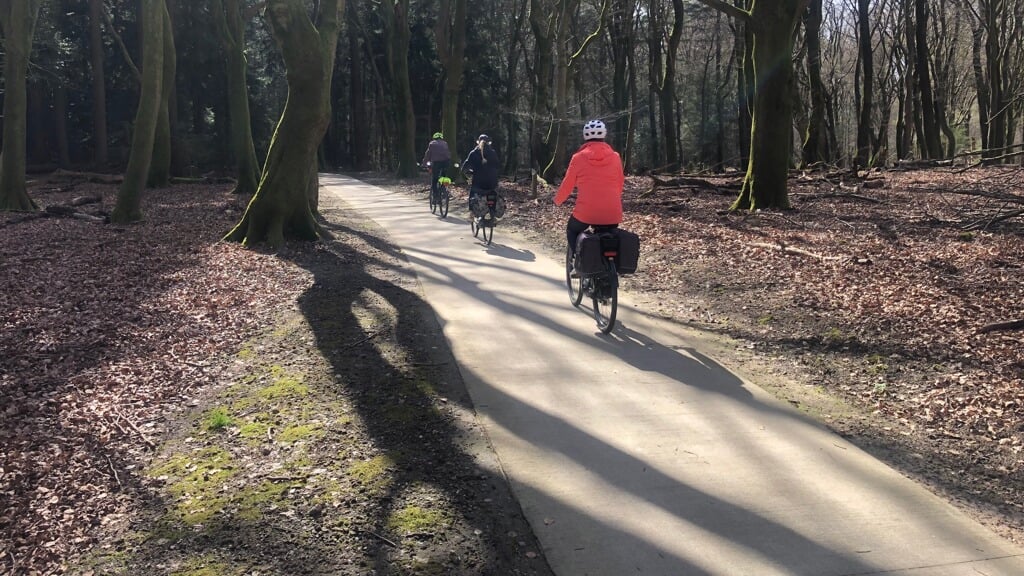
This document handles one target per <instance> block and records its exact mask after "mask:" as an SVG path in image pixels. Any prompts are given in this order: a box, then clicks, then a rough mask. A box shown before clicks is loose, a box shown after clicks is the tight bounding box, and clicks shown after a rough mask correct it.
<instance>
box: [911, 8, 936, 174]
mask: <svg viewBox="0 0 1024 576" xmlns="http://www.w3.org/2000/svg"><path fill="white" fill-rule="evenodd" d="M914 20H915V22H914V24H915V29H914V30H915V36H916V38H915V40H916V44H917V81H918V85H919V86H920V93H921V121H922V123H923V126H922V128H923V131H924V138H925V146H924V149H925V151H926V158H929V159H938V158H942V156H943V154H942V152H943V150H942V143H941V142H940V141H939V123H938V120H937V119H936V117H935V96H934V94H933V92H932V80H931V72H930V70H929V66H928V0H915V3H914Z"/></svg>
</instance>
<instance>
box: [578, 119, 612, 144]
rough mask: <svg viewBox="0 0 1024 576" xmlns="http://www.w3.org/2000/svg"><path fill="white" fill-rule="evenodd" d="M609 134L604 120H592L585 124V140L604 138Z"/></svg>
mask: <svg viewBox="0 0 1024 576" xmlns="http://www.w3.org/2000/svg"><path fill="white" fill-rule="evenodd" d="M607 135H608V129H607V128H605V126H604V122H601V121H600V120H591V121H590V122H587V123H586V124H584V125H583V139H584V140H604V137H605V136H607Z"/></svg>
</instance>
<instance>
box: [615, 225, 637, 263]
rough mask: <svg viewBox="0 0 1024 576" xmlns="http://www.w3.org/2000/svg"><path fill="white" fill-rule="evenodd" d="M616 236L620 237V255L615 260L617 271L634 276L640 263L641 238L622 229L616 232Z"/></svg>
mask: <svg viewBox="0 0 1024 576" xmlns="http://www.w3.org/2000/svg"><path fill="white" fill-rule="evenodd" d="M615 234H616V236H618V237H619V255H618V256H617V257H616V258H615V269H616V270H617V271H618V272H619V274H632V273H634V272H636V267H637V264H639V263H640V237H639V236H637V235H636V234H634V233H632V232H630V231H629V230H622V229H618V230H616V231H615Z"/></svg>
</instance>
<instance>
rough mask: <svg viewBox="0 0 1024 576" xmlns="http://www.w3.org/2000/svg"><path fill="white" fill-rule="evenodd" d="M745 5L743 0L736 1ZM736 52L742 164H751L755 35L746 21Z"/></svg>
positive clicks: (738, 28)
mask: <svg viewBox="0 0 1024 576" xmlns="http://www.w3.org/2000/svg"><path fill="white" fill-rule="evenodd" d="M736 2H738V3H745V2H743V0H736ZM736 52H737V53H738V54H741V55H742V56H741V58H742V59H741V60H740V61H739V63H740V66H739V70H738V71H737V74H736V108H737V110H736V117H737V121H738V123H739V131H738V132H739V134H738V136H739V138H738V140H739V142H738V145H739V150H740V164H741V165H745V164H746V165H749V164H750V144H751V142H750V131H751V129H752V128H753V126H754V88H755V86H754V34H753V28H752V26H750V24H748V23H747V22H746V21H740V22H739V25H738V26H737V31H736Z"/></svg>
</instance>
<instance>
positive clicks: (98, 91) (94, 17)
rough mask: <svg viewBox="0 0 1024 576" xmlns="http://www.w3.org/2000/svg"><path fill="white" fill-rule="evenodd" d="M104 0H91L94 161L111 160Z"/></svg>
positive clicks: (105, 161) (90, 38) (90, 39)
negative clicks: (105, 64) (104, 60)
mask: <svg viewBox="0 0 1024 576" xmlns="http://www.w3.org/2000/svg"><path fill="white" fill-rule="evenodd" d="M102 24H103V0H89V56H90V58H89V62H90V64H91V65H92V122H93V132H92V137H93V161H94V162H95V163H96V164H97V165H99V166H105V165H106V164H107V162H108V161H109V157H110V156H109V154H110V153H109V148H108V137H107V85H106V82H107V81H106V72H105V71H104V69H103V26H102Z"/></svg>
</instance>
